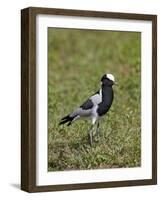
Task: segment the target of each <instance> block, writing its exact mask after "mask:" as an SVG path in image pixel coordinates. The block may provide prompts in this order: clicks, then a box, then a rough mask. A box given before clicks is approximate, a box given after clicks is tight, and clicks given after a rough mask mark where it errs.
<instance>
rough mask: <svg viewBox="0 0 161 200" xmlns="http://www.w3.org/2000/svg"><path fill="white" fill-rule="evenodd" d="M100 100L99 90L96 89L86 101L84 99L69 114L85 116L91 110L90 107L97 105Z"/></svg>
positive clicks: (71, 115)
mask: <svg viewBox="0 0 161 200" xmlns="http://www.w3.org/2000/svg"><path fill="white" fill-rule="evenodd" d="M101 101H102V94H101V91H98V92H97V93H95V94H94V95H93V96H91V97H90V98H89V99H87V101H85V102H84V103H83V104H82V105H81V106H80V107H79V108H77V109H76V110H75V111H74V112H72V113H71V114H70V117H76V116H80V117H86V116H89V115H90V114H91V112H92V108H93V107H94V106H95V105H98V104H99V103H100V102H101Z"/></svg>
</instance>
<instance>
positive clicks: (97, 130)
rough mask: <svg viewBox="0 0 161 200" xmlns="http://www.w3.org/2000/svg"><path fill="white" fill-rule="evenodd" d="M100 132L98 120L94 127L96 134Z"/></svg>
mask: <svg viewBox="0 0 161 200" xmlns="http://www.w3.org/2000/svg"><path fill="white" fill-rule="evenodd" d="M99 133H100V123H99V121H98V122H97V127H96V134H97V135H99Z"/></svg>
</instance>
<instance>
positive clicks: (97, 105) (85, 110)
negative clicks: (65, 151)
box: [59, 74, 117, 146]
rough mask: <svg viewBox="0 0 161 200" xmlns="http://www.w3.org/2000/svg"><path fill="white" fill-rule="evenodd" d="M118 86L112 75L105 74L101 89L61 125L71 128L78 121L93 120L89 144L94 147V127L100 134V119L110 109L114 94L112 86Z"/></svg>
mask: <svg viewBox="0 0 161 200" xmlns="http://www.w3.org/2000/svg"><path fill="white" fill-rule="evenodd" d="M115 84H117V83H116V81H115V77H114V76H113V75H112V74H104V75H103V76H102V78H101V88H100V90H98V91H97V92H96V93H94V94H93V95H92V96H91V97H89V98H88V99H87V100H86V101H85V102H84V103H83V104H82V105H81V106H79V107H77V108H76V109H75V110H73V111H72V112H71V113H70V114H68V115H66V116H65V117H63V118H62V119H61V120H60V123H59V125H62V124H67V126H70V125H71V124H72V123H73V122H75V121H76V120H78V119H84V118H89V119H91V124H92V125H91V127H90V129H89V132H88V139H89V144H90V145H91V146H92V143H93V134H94V127H95V125H96V133H97V134H98V133H99V126H100V123H99V119H100V118H101V117H103V116H104V115H105V114H106V113H107V112H108V111H109V109H110V107H111V105H112V102H113V99H114V92H113V88H112V86H113V85H115Z"/></svg>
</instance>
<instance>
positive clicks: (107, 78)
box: [101, 74, 117, 86]
mask: <svg viewBox="0 0 161 200" xmlns="http://www.w3.org/2000/svg"><path fill="white" fill-rule="evenodd" d="M101 82H102V84H103V85H108V86H112V85H114V84H117V83H116V82H115V77H114V76H113V75H112V74H104V75H103V76H102V78H101Z"/></svg>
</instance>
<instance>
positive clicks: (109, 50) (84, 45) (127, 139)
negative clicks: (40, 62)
mask: <svg viewBox="0 0 161 200" xmlns="http://www.w3.org/2000/svg"><path fill="white" fill-rule="evenodd" d="M140 37H141V35H140V33H135V32H133V33H130V32H112V31H108V32H107V31H90V30H74V29H54V28H49V30H48V170H49V171H58V170H76V169H98V168H118V167H120V168H121V167H138V166H140V165H141V128H140V126H141V119H140V114H141V110H140V109H141V108H140V99H141V93H140V82H141V77H140V68H141V61H140V60H141V58H140V54H141V52H140V47H141V38H140ZM105 73H111V74H113V75H114V76H115V79H116V81H117V82H118V86H114V87H113V89H114V101H113V104H112V107H111V109H110V111H109V112H108V114H107V115H106V116H105V117H104V119H103V120H102V121H101V125H100V126H101V134H100V137H99V138H95V142H94V143H93V146H92V147H90V145H89V144H88V140H87V133H88V130H89V127H90V121H83V120H82V121H77V122H75V123H74V124H72V125H71V126H69V127H67V126H65V125H63V126H59V121H60V119H61V118H62V117H64V116H65V115H67V114H69V113H70V112H71V111H73V109H74V108H76V107H77V106H79V105H81V104H82V103H83V102H84V101H85V100H86V99H87V98H88V97H89V96H90V95H92V94H94V93H95V92H96V91H97V90H98V89H99V88H100V78H101V77H102V75H103V74H105Z"/></svg>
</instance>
